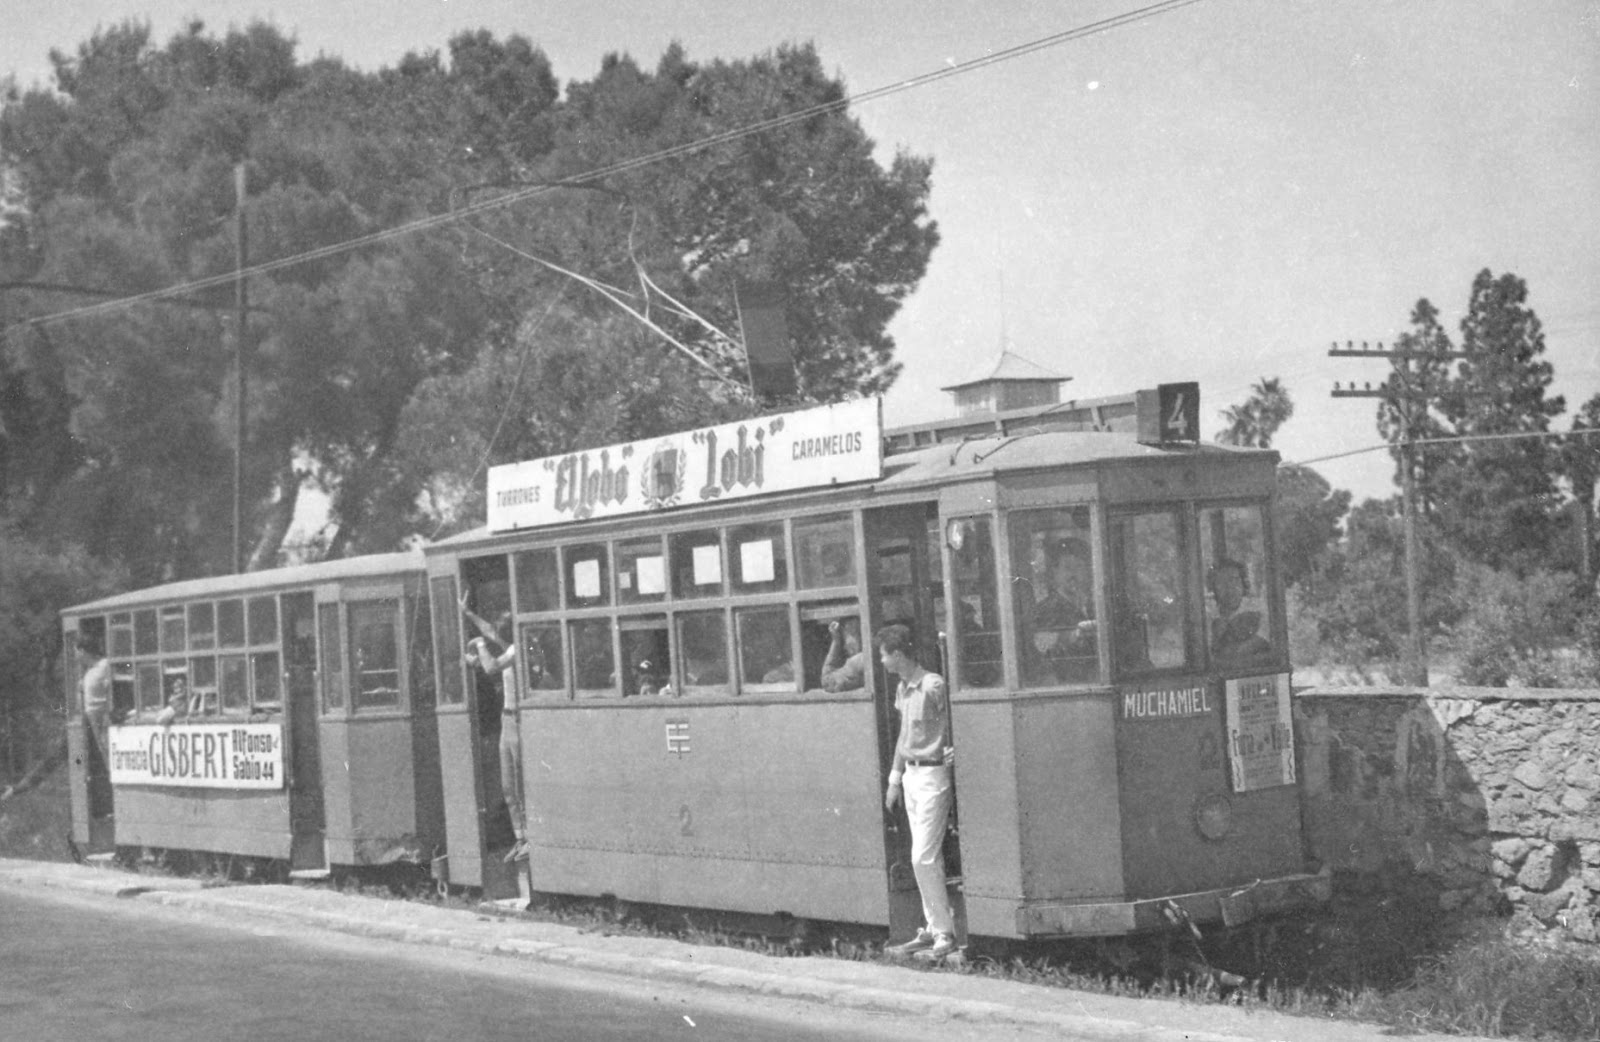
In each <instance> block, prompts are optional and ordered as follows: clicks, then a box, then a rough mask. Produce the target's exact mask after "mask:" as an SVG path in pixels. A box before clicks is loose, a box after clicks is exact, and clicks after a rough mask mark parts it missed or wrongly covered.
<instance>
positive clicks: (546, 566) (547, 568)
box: [435, 548, 561, 612]
mask: <svg viewBox="0 0 1600 1042" xmlns="http://www.w3.org/2000/svg"><path fill="white" fill-rule="evenodd" d="M515 564H516V569H517V610H518V611H558V610H560V608H561V596H560V594H561V568H560V566H559V565H558V564H556V552H555V550H554V549H549V548H547V549H543V550H524V551H522V552H521V553H519V554H517V555H516V558H515ZM437 610H438V609H437V606H435V611H436V612H437Z"/></svg>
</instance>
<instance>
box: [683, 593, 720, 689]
mask: <svg viewBox="0 0 1600 1042" xmlns="http://www.w3.org/2000/svg"><path fill="white" fill-rule="evenodd" d="M678 653H679V654H680V655H682V656H683V693H684V694H686V695H725V694H727V693H728V691H729V687H728V628H727V622H726V620H725V619H724V618H723V614H722V612H720V611H696V612H685V613H683V614H682V615H679V616H678Z"/></svg>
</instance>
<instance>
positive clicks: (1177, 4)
mask: <svg viewBox="0 0 1600 1042" xmlns="http://www.w3.org/2000/svg"><path fill="white" fill-rule="evenodd" d="M1201 2H1203V0H1161V2H1159V3H1154V4H1148V5H1146V6H1144V7H1140V8H1136V9H1135V10H1132V11H1125V12H1123V13H1121V14H1117V15H1112V16H1110V17H1108V18H1102V19H1100V20H1098V21H1094V22H1088V23H1085V24H1083V25H1080V26H1075V27H1073V28H1071V29H1065V30H1062V31H1061V32H1057V33H1051V34H1049V35H1047V36H1042V37H1038V38H1036V39H1034V40H1030V41H1028V42H1026V43H1021V44H1017V45H1015V46H1012V47H1006V48H1003V49H1001V50H998V51H994V52H992V53H989V54H985V55H982V56H980V57H977V58H971V59H968V60H967V61H963V62H954V63H951V64H948V65H945V66H943V67H941V68H939V69H935V70H934V71H932V72H927V73H923V74H922V75H919V76H913V77H911V78H909V79H905V80H900V81H897V82H895V83H891V84H886V85H884V86H882V87H876V88H873V89H871V90H866V91H862V92H860V93H858V94H846V95H843V96H841V97H839V98H836V99H833V100H830V101H824V102H818V103H816V104H814V105H809V106H806V107H805V108H801V109H797V110H795V111H794V112H789V113H785V114H783V115H780V116H773V117H770V118H768V119H764V120H758V121H756V122H754V123H749V124H746V125H744V126H742V127H736V128H733V129H731V130H726V131H723V132H721V133H718V134H712V135H709V136H707V137H704V138H698V139H696V140H694V141H688V142H684V143H682V144H679V145H673V146H671V147H669V148H664V149H660V150H657V151H655V152H651V153H647V154H645V155H642V156H635V157H632V158H629V159H624V160H619V161H617V162H614V163H609V164H606V165H604V166H600V167H596V168H594V169H592V170H589V171H587V172H585V173H582V174H578V175H576V176H575V177H571V178H567V179H566V180H565V181H562V182H557V183H554V184H551V183H541V184H538V185H533V186H530V187H528V188H525V189H519V190H516V191H511V192H507V193H506V194H504V195H499V196H494V197H491V198H489V199H485V200H482V201H480V202H475V203H467V204H465V205H464V206H462V207H460V208H459V209H454V208H453V209H451V210H448V211H445V212H443V213H437V214H430V215H428V216H426V217H421V218H418V219H416V220H413V221H409V222H406V223H404V224H399V225H396V226H395V227H393V228H386V229H383V230H381V231H376V232H370V233H368V234H366V235H359V236H356V237H354V238H350V239H345V240H341V241H340V242H336V243H329V244H327V245H324V246H319V247H317V248H315V249H311V250H305V251H302V252H300V253H296V254H291V255H290V256H287V257H280V258H278V259H276V260H270V261H262V262H259V263H256V264H252V265H250V266H249V267H245V268H240V269H236V270H232V271H227V272H222V273H219V274H216V275H210V276H206V277H204V278H199V279H192V280H190V281H187V282H181V283H176V284H174V285H171V286H167V287H164V288H162V289H157V290H149V291H147V292H144V293H137V294H133V295H131V296H127V297H121V298H118V299H116V300H109V301H102V302H100V303H97V304H87V305H84V306H83V307H79V308H71V309H68V310H65V311H58V312H52V313H50V314H47V315H39V316H36V317H34V318H30V319H27V320H26V321H25V322H24V323H18V324H44V323H50V322H60V321H65V320H67V319H70V318H83V317H87V316H91V315H97V314H105V313H107V312H112V311H117V310H121V309H123V308H127V307H132V306H134V305H137V304H142V303H146V302H149V301H152V300H161V299H164V298H166V297H170V296H175V295H178V294H184V293H194V292H197V291H199V290H204V289H210V288H212V287H214V286H222V285H226V284H228V283H231V282H233V281H234V280H235V279H237V278H239V277H241V276H247V275H265V274H268V273H271V272H275V271H279V270H282V269H284V268H289V267H294V266H297V265H300V264H306V263H309V262H311V261H315V260H322V259H324V258H327V257H332V256H336V255H338V254H342V253H348V252H350V251H353V250H358V249H361V248H363V247H366V246H372V245H376V244H378V243H382V242H387V241H389V240H391V239H395V238H399V237H401V236H405V235H412V234H415V233H417V232H420V231H426V230H429V229H432V228H438V227H441V226H443V225H448V224H453V223H455V222H457V221H462V220H465V219H466V218H468V217H471V216H473V215H475V214H479V213H484V212H486V211H489V210H494V209H498V208H501V207H505V206H510V205H512V204H514V203H518V202H522V201H523V200H526V199H531V198H534V197H535V196H539V195H543V194H546V193H548V192H552V191H556V190H557V189H559V188H563V187H577V186H580V185H585V184H587V183H588V182H590V181H597V180H600V179H602V178H606V177H611V176H614V175H616V174H621V173H627V172H630V171H633V170H636V169H639V168H641V167H644V166H649V165H652V164H655V163H661V162H665V161H667V160H671V159H677V158H679V157H682V156H685V155H690V154H692V153H695V152H701V151H704V150H706V149H709V148H714V147H716V146H718V145H724V144H728V143H731V142H734V141H737V140H739V139H741V138H745V137H749V136H752V135H756V134H762V133H765V132H767V131H769V130H776V129H779V128H782V127H785V126H788V125H790V124H793V123H798V122H803V121H805V120H808V119H811V118H813V117H815V116H819V115H824V114H827V113H829V112H833V111H836V110H840V109H845V108H848V107H850V106H852V105H856V106H859V105H864V104H867V103H869V102H873V101H877V100H879V99H881V98H886V97H890V96H892V95H895V94H899V93H902V92H904V91H908V90H914V89H917V88H920V87H925V86H927V85H929V84H932V83H937V82H940V81H941V80H945V79H949V78H951V77H954V76H960V75H964V74H966V73H969V72H975V71H977V70H979V69H983V68H987V67H988V66H990V65H995V64H998V63H1000V62H1005V61H1011V60H1013V59H1016V58H1021V57H1024V56H1026V55H1030V54H1033V53H1035V52H1037V51H1041V50H1046V49H1048V48H1051V47H1056V46H1059V45H1061V44H1063V43H1068V42H1071V41H1073V40H1078V39H1082V38H1084V37H1088V36H1095V35H1098V34H1100V33H1104V32H1108V31H1110V30H1112V29H1118V28H1121V27H1123V26H1126V25H1131V24H1133V23H1135V22H1139V21H1143V20H1146V19H1149V18H1155V17H1158V16H1160V15H1164V14H1169V13H1171V12H1173V11H1176V10H1179V9H1181V8H1184V7H1189V6H1192V5H1194V4H1198V3H1201Z"/></svg>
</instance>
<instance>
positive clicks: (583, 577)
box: [562, 543, 611, 608]
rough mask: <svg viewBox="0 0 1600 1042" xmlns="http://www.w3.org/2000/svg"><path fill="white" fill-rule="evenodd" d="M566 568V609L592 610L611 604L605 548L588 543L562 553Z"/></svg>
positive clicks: (601, 545) (601, 544)
mask: <svg viewBox="0 0 1600 1042" xmlns="http://www.w3.org/2000/svg"><path fill="white" fill-rule="evenodd" d="M562 554H563V556H564V557H565V559H566V569H567V607H569V608H594V607H598V606H600V605H602V604H610V603H611V576H610V574H609V569H608V568H607V566H606V565H607V561H606V545H605V544H604V543H588V544H585V545H583V546H569V547H567V548H566V549H565V550H563V551H562Z"/></svg>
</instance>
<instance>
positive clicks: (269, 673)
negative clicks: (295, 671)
mask: <svg viewBox="0 0 1600 1042" xmlns="http://www.w3.org/2000/svg"><path fill="white" fill-rule="evenodd" d="M250 672H251V674H252V681H253V684H254V694H253V696H252V698H251V705H250V708H251V709H253V710H254V711H256V712H258V713H272V712H278V711H280V710H282V709H283V673H282V671H281V670H280V669H279V666H278V653H277V652H276V651H258V652H256V653H255V654H254V655H251V656H250Z"/></svg>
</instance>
